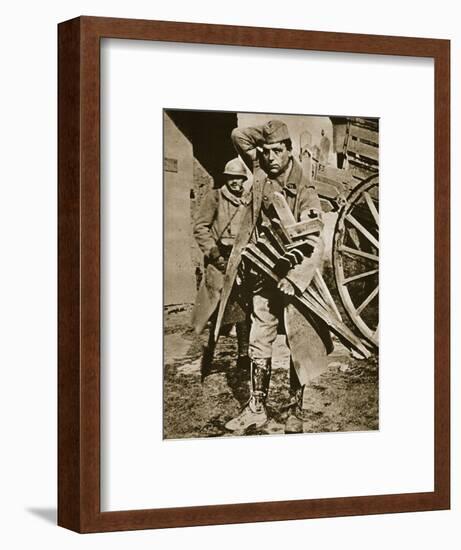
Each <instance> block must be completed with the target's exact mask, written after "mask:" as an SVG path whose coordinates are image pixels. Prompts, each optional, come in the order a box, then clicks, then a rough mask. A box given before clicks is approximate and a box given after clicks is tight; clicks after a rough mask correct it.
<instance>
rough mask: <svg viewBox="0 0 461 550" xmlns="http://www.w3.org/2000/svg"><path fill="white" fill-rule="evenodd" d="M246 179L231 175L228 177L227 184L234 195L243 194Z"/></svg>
mask: <svg viewBox="0 0 461 550" xmlns="http://www.w3.org/2000/svg"><path fill="white" fill-rule="evenodd" d="M244 181H245V178H238V177H235V176H229V177H228V178H227V181H226V185H227V187H228V189H229V191H230V192H231V193H234V195H241V194H242V193H243V182H244Z"/></svg>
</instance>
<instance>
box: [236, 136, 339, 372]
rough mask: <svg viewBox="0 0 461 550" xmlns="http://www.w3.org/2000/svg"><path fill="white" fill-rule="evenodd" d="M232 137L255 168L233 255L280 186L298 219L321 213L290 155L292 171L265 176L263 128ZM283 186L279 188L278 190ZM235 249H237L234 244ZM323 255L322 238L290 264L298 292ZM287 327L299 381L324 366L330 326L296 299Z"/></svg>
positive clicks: (290, 305)
mask: <svg viewBox="0 0 461 550" xmlns="http://www.w3.org/2000/svg"><path fill="white" fill-rule="evenodd" d="M232 140H233V142H234V146H235V148H236V150H237V152H238V153H239V154H240V156H241V157H242V159H243V160H244V161H245V163H246V164H247V166H249V167H251V169H252V171H253V187H252V189H251V204H250V205H249V206H248V207H246V211H245V214H244V216H243V219H242V223H241V227H240V234H239V236H238V237H237V241H238V246H237V245H236V247H235V252H233V253H235V254H240V253H241V250H243V248H244V247H245V246H246V245H247V244H248V242H250V240H251V239H254V238H255V234H256V233H257V231H258V225H259V223H261V221H262V220H263V218H264V216H265V215H266V212H267V210H268V209H269V207H270V204H271V195H272V193H273V192H274V191H280V190H281V192H282V193H283V194H284V195H285V198H286V201H287V203H288V206H289V207H290V209H291V211H292V212H293V215H294V217H295V219H296V220H297V221H301V220H303V219H305V218H306V217H307V216H308V215H309V213H310V211H311V210H314V211H316V212H317V213H318V214H319V215H321V205H320V200H319V198H318V195H317V192H316V191H315V188H314V187H313V186H312V185H311V183H310V182H309V180H308V179H307V178H306V177H305V176H304V174H303V172H302V168H301V166H300V164H299V163H298V162H297V161H296V160H295V159H292V166H291V170H290V172H289V174H288V176H287V177H286V179H285V180H284V181H282V182H280V181H274V180H271V179H269V178H268V176H267V174H266V172H265V171H264V170H263V169H262V167H261V163H260V159H259V154H258V151H257V150H256V146H257V145H259V144H262V143H263V141H262V127H251V128H245V129H240V128H236V129H235V130H234V131H233V132H232ZM281 187H282V189H280V188H281ZM237 248H238V249H239V250H236V249H237ZM322 256H323V241H322V240H321V239H320V240H319V244H318V246H317V247H316V249H315V250H314V252H313V253H312V255H311V256H310V257H309V258H307V257H305V258H304V261H303V262H302V263H301V264H299V265H297V266H296V267H295V268H293V269H291V270H290V271H289V272H288V274H287V279H288V280H289V281H290V282H291V283H292V284H293V285H294V286H295V288H296V289H297V291H298V292H299V293H303V292H304V291H305V290H306V288H307V287H308V286H309V284H310V282H311V280H312V278H313V276H314V273H315V270H316V269H317V268H320V267H321V264H322ZM284 321H285V330H286V335H287V339H288V342H289V344H290V350H291V355H292V359H293V363H294V366H295V369H296V372H297V373H298V376H299V378H300V381H301V383H307V381H308V380H309V379H310V378H312V377H313V376H314V375H316V374H318V373H319V372H321V371H322V370H323V369H324V368H325V366H326V353H327V352H328V353H329V352H331V350H332V342H331V337H330V333H329V329H328V327H327V326H326V325H325V323H324V322H323V321H321V320H320V319H318V318H317V317H315V316H314V315H313V314H311V313H310V312H308V311H301V309H299V308H298V306H295V305H294V303H288V304H287V306H286V307H285V308H284Z"/></svg>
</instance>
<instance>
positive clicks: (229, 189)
mask: <svg viewBox="0 0 461 550" xmlns="http://www.w3.org/2000/svg"><path fill="white" fill-rule="evenodd" d="M224 176H225V184H224V185H223V186H222V187H221V188H220V189H211V190H210V191H209V192H208V193H207V194H206V195H205V197H204V198H203V201H202V203H201V206H200V209H199V212H198V215H197V218H196V220H195V224H194V237H195V239H196V241H197V243H198V245H199V247H200V249H201V251H202V252H203V254H204V256H205V258H204V264H205V277H204V281H203V283H202V285H201V287H200V289H199V291H198V294H197V300H196V303H195V307H194V311H193V314H192V324H193V326H194V328H195V331H196V333H197V334H200V333H201V332H202V331H203V329H204V328H205V326H206V325H207V323H208V321H209V320H211V321H212V326H213V324H214V323H213V321H214V320H215V318H216V313H215V312H216V308H217V306H218V304H219V299H220V296H221V290H222V287H223V281H224V273H225V271H226V265H227V260H228V259H229V255H230V253H231V250H232V247H233V244H234V240H235V236H236V235H237V232H238V230H239V227H240V223H241V217H242V213H243V205H244V201H245V193H244V187H243V184H244V182H245V181H246V180H247V172H246V169H245V166H244V165H243V163H242V161H241V160H240V159H239V158H234V159H232V160H230V161H229V162H228V163H227V164H226V166H225V169H224ZM246 310H247V308H246V307H245V305H244V304H243V303H242V302H241V300H240V293H239V292H238V291H237V290H235V291H234V292H233V293H232V296H231V299H230V300H229V303H228V304H227V308H226V315H225V317H224V320H223V324H233V323H235V325H236V332H237V344H238V359H237V366H239V367H243V368H244V367H248V365H249V359H248V333H249V329H248V316H247V312H246ZM213 348H214V342H213V329H210V340H209V342H208V346H207V347H206V348H205V350H204V356H203V361H202V376H204V375H205V374H206V373H207V372H206V371H207V370H209V369H210V367H211V360H212V356H213ZM204 371H205V372H204Z"/></svg>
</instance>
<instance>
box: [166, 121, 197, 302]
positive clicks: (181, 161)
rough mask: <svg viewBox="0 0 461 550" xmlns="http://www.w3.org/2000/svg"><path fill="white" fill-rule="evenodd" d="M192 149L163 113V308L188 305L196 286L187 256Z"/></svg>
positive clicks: (189, 247)
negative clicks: (165, 306)
mask: <svg viewBox="0 0 461 550" xmlns="http://www.w3.org/2000/svg"><path fill="white" fill-rule="evenodd" d="M193 176H194V169H193V149H192V144H191V143H190V141H189V140H188V139H187V138H186V137H185V136H184V135H183V133H182V132H181V131H180V130H179V129H178V128H177V127H176V126H175V124H174V123H173V122H172V120H171V119H170V117H169V116H168V115H167V114H166V113H165V114H164V183H163V185H164V277H165V279H164V280H165V283H164V285H165V291H164V292H165V294H164V300H165V305H172V304H181V303H191V302H193V301H194V299H195V294H196V285H195V279H194V276H193V273H194V269H193V266H192V254H191V206H190V204H191V187H192V182H193Z"/></svg>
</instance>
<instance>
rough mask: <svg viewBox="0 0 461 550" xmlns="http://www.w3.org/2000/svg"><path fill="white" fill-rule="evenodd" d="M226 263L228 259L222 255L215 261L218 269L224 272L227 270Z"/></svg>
mask: <svg viewBox="0 0 461 550" xmlns="http://www.w3.org/2000/svg"><path fill="white" fill-rule="evenodd" d="M226 263H227V262H226V260H225V259H224V258H223V257H222V256H219V258H218V259H217V260H216V261H215V262H214V265H215V266H216V268H217V269H219V271H222V272H223V273H224V272H225V271H226Z"/></svg>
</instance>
